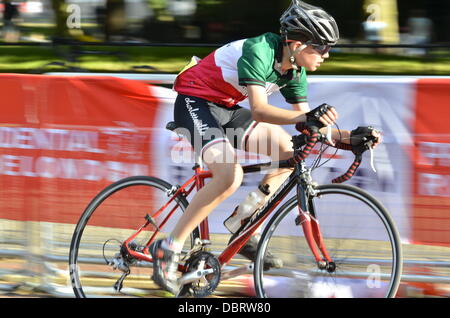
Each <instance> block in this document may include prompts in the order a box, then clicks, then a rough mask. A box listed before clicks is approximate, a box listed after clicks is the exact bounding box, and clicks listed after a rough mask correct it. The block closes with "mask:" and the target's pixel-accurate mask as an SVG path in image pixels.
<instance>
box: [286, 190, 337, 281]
mask: <svg viewBox="0 0 450 318" xmlns="http://www.w3.org/2000/svg"><path fill="white" fill-rule="evenodd" d="M297 199H298V202H299V204H298V210H299V215H298V216H297V218H296V219H295V224H296V225H301V226H302V229H303V233H304V235H305V239H306V242H307V243H308V246H309V248H310V250H311V252H312V254H313V255H314V258H315V260H316V263H317V266H318V267H319V269H326V270H327V271H328V272H330V273H331V272H334V271H335V269H336V265H335V263H334V262H333V260H332V259H331V257H330V255H329V254H328V251H327V249H326V247H325V243H324V241H323V237H322V233H321V231H320V226H319V221H318V220H317V219H316V216H315V211H314V205H313V202H312V200H308V195H307V190H306V189H305V188H304V187H303V185H300V184H299V185H298V188H297Z"/></svg>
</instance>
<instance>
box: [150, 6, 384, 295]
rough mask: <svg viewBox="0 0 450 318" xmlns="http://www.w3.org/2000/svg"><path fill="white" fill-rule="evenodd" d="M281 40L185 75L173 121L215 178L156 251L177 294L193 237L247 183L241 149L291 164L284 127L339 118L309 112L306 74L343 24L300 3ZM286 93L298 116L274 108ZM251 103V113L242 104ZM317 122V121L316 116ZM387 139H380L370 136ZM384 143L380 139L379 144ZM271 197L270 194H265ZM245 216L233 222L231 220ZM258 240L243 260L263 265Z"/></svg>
mask: <svg viewBox="0 0 450 318" xmlns="http://www.w3.org/2000/svg"><path fill="white" fill-rule="evenodd" d="M280 24H281V34H280V35H277V34H274V33H265V34H263V35H261V36H257V37H254V38H249V39H244V40H239V41H235V42H232V43H230V44H227V45H225V46H223V47H221V48H219V49H217V50H216V51H214V52H212V53H211V54H210V55H208V56H207V57H205V58H204V59H203V60H201V61H199V62H198V63H197V64H196V65H194V66H192V67H190V68H188V69H187V70H185V71H184V72H182V73H180V74H179V76H178V77H177V79H176V82H175V85H174V89H175V90H176V91H177V92H178V96H177V98H176V101H175V109H174V119H175V122H176V123H177V125H178V126H179V127H182V128H184V129H185V130H186V131H188V132H189V133H187V134H186V135H187V137H188V139H189V140H190V142H191V144H192V145H193V147H194V150H195V152H196V153H197V154H198V155H199V156H200V157H201V159H202V160H203V163H204V164H206V166H207V167H208V169H209V170H210V171H211V172H212V179H211V181H210V182H209V183H207V184H206V185H205V186H204V187H203V188H202V189H201V190H200V191H198V192H197V193H196V195H195V196H194V198H193V199H192V200H191V202H190V204H189V206H188V208H187V209H186V211H185V212H184V213H183V215H182V216H181V218H180V220H179V221H178V223H177V225H176V227H175V228H174V230H173V231H172V233H171V234H170V236H169V237H168V238H166V239H164V240H159V241H156V242H155V243H154V244H153V245H152V246H151V248H150V252H151V254H152V257H153V260H154V261H153V262H154V264H153V270H154V274H153V280H154V281H155V282H156V283H157V284H158V285H160V286H161V287H162V288H164V289H166V290H168V291H171V292H172V293H174V294H177V292H178V290H179V286H178V284H177V276H176V273H177V266H178V264H177V262H178V260H179V255H180V252H181V250H182V247H183V244H184V242H185V240H186V239H187V238H188V237H189V235H190V233H191V232H192V231H193V230H194V229H195V228H196V227H197V226H198V225H199V224H200V223H201V221H203V220H204V219H205V218H206V217H207V216H208V215H209V213H210V212H212V211H213V210H214V209H215V208H216V207H217V206H218V205H219V204H220V203H221V202H223V201H224V200H225V199H226V198H228V197H229V196H230V195H231V194H233V193H234V192H235V191H236V190H237V189H238V188H239V186H240V185H241V182H242V179H243V171H242V167H241V166H240V165H239V163H238V162H237V160H236V154H235V148H238V149H242V150H245V151H249V150H251V151H255V152H257V153H260V154H264V155H268V156H270V157H271V159H272V160H273V161H277V160H284V159H288V158H291V157H292V143H291V136H290V135H289V134H288V133H287V132H286V131H285V130H284V129H283V128H282V127H281V126H280V125H287V124H296V123H301V122H306V121H308V120H310V119H311V118H319V120H320V122H321V123H322V124H323V126H327V125H332V124H333V123H334V122H335V121H336V119H337V118H338V114H337V111H336V110H335V109H334V108H333V107H331V106H328V105H326V104H324V105H321V106H319V107H316V108H315V109H313V110H312V111H310V108H309V105H308V102H307V82H306V71H315V70H316V69H317V68H318V67H320V65H321V64H322V63H323V62H324V61H325V59H327V58H328V57H329V50H330V47H331V46H332V45H334V44H336V42H337V41H338V39H339V31H338V27H337V24H336V22H335V20H334V19H333V17H332V16H330V15H329V14H328V13H327V12H325V11H324V10H323V9H321V8H318V7H314V6H312V5H309V4H306V3H304V2H301V1H297V0H293V1H292V4H291V5H290V7H289V8H288V9H287V10H286V11H285V12H284V13H283V14H282V16H281V18H280ZM277 90H279V91H280V92H281V94H282V95H283V96H284V97H285V99H286V101H287V102H288V103H290V104H292V108H293V109H292V110H287V109H282V108H279V107H276V106H273V105H270V104H269V103H268V97H267V96H268V95H269V94H270V93H272V92H274V91H277ZM246 98H248V101H249V104H250V109H247V108H244V107H241V106H239V105H238V103H239V102H241V101H242V100H244V99H246ZM314 116H315V117H314ZM371 133H372V134H373V135H374V136H375V135H376V137H380V136H379V134H378V132H376V131H373V132H371ZM350 134H351V132H350V131H341V132H338V131H337V130H333V132H332V135H333V138H334V139H336V140H338V139H339V138H341V140H342V142H345V143H350ZM379 142H381V138H379V139H378V141H377V142H376V143H375V145H374V146H376V145H377V144H378V143H379ZM288 173H290V171H289V170H288V169H278V170H274V171H271V172H270V173H268V174H267V175H265V177H264V179H263V180H262V182H261V187H260V189H261V190H262V192H266V191H267V192H266V194H268V193H269V192H272V193H273V192H275V191H276V190H277V189H278V187H279V186H280V185H281V184H282V183H283V181H285V179H286V178H287V176H288ZM264 190H266V191H264ZM233 217H238V216H236V215H232V216H231V218H233ZM257 244H258V239H257V238H256V237H252V238H251V239H250V240H249V241H248V243H247V244H246V245H245V246H244V247H243V248H242V249H241V251H240V253H241V254H242V255H244V256H246V257H247V258H249V259H250V260H254V259H255V258H256V247H257ZM281 264H282V263H281V260H279V259H277V258H275V257H273V256H272V255H271V254H270V253H267V255H266V258H265V260H264V268H265V269H269V268H271V267H280V266H281Z"/></svg>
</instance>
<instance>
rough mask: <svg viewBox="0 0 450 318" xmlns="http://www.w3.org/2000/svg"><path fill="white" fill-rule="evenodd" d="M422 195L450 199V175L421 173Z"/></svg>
mask: <svg viewBox="0 0 450 318" xmlns="http://www.w3.org/2000/svg"><path fill="white" fill-rule="evenodd" d="M418 177H419V182H418V184H419V185H418V186H419V189H418V192H419V194H420V195H430V196H440V197H450V175H440V174H432V173H419V174H418Z"/></svg>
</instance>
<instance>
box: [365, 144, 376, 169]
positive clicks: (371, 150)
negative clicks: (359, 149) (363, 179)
mask: <svg viewBox="0 0 450 318" xmlns="http://www.w3.org/2000/svg"><path fill="white" fill-rule="evenodd" d="M372 146H373V141H372V140H371V141H369V142H367V147H368V148H369V151H370V167H371V168H372V170H373V172H377V170H376V169H375V165H374V163H373V162H374V160H373V158H374V151H373V148H372Z"/></svg>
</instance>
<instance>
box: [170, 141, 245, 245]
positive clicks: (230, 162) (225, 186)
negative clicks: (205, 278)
mask: <svg viewBox="0 0 450 318" xmlns="http://www.w3.org/2000/svg"><path fill="white" fill-rule="evenodd" d="M203 162H204V163H205V164H206V165H207V166H208V169H209V171H210V172H211V173H212V179H211V180H210V181H209V182H208V183H207V184H206V185H205V186H204V187H203V188H202V189H200V190H199V191H198V192H197V193H196V194H195V196H194V197H193V198H192V200H191V202H190V203H189V206H188V208H187V209H186V211H185V212H184V213H183V215H182V216H181V218H180V219H179V221H178V223H177V225H176V227H175V228H174V230H173V231H172V233H171V234H170V236H171V237H172V238H173V239H174V240H176V241H178V242H184V241H185V240H186V239H187V238H188V237H189V235H190V233H191V232H192V231H193V230H194V229H195V228H196V227H197V226H198V225H199V224H200V223H201V222H202V221H203V220H204V219H205V218H206V217H207V216H208V215H209V213H210V212H212V211H213V210H214V209H215V208H216V207H217V206H218V205H219V204H220V203H221V202H222V201H224V200H225V199H226V198H228V197H229V196H230V195H232V194H233V193H234V192H235V191H236V190H237V189H238V188H239V187H240V185H241V183H242V179H243V171H242V167H241V166H240V165H239V164H238V163H237V160H236V153H235V151H234V149H233V147H232V146H231V144H230V143H229V142H221V143H218V144H215V145H212V146H210V147H208V148H206V149H205V151H204V152H203Z"/></svg>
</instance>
